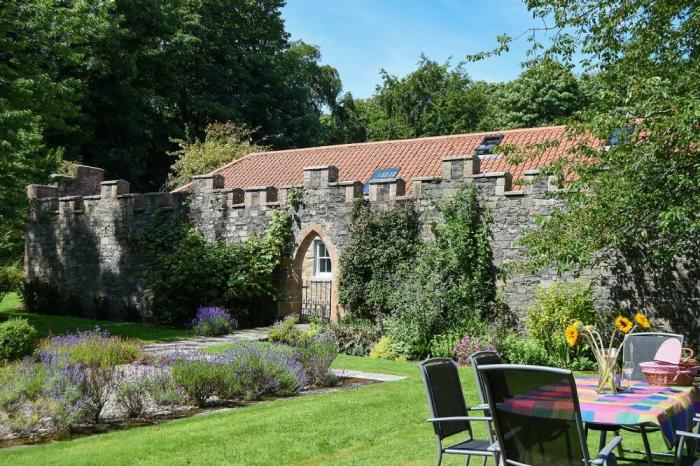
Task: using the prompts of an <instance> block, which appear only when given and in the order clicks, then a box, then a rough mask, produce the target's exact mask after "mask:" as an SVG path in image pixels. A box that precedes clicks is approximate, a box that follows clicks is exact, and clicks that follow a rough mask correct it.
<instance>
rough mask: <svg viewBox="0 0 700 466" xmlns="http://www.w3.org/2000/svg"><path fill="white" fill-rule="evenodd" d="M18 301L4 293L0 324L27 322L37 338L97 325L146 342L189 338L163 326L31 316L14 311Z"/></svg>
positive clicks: (44, 315)
mask: <svg viewBox="0 0 700 466" xmlns="http://www.w3.org/2000/svg"><path fill="white" fill-rule="evenodd" d="M21 304H22V300H21V299H20V297H19V296H18V295H17V294H14V293H12V294H8V295H7V296H6V297H5V299H3V300H2V301H1V302H0V322H1V321H4V320H6V319H9V318H11V317H23V318H25V319H27V320H28V321H29V322H30V323H31V324H32V325H33V326H34V327H35V328H36V329H37V331H38V332H39V335H40V336H46V335H48V334H49V332H50V333H52V334H53V335H61V334H64V333H71V332H75V331H76V330H90V329H94V328H95V326H99V327H100V328H101V329H103V330H107V331H109V333H110V334H111V335H119V336H123V337H129V338H138V339H139V340H142V341H143V342H146V343H151V342H165V341H175V340H182V339H185V338H188V337H191V336H192V332H191V331H190V330H187V329H178V328H173V327H163V326H159V325H149V324H139V323H134V322H112V321H108V320H94V319H83V318H80V317H72V316H57V315H48V314H33V313H30V312H24V311H21V310H18V306H20V305H21Z"/></svg>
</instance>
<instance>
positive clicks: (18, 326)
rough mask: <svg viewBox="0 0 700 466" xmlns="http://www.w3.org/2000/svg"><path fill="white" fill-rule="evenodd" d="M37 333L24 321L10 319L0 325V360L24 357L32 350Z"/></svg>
mask: <svg viewBox="0 0 700 466" xmlns="http://www.w3.org/2000/svg"><path fill="white" fill-rule="evenodd" d="M36 337H37V331H36V329H35V328H34V327H32V326H31V324H30V323H29V322H28V321H27V320H26V319H10V320H7V321H5V322H3V323H2V324H0V360H4V361H10V360H13V359H17V358H20V357H22V356H26V355H28V354H29V353H31V352H32V350H33V349H34V343H35V341H36Z"/></svg>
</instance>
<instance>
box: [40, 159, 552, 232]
mask: <svg viewBox="0 0 700 466" xmlns="http://www.w3.org/2000/svg"><path fill="white" fill-rule="evenodd" d="M480 165H481V164H480V159H479V157H478V156H476V155H466V156H459V157H445V158H443V159H442V163H441V169H442V170H441V172H442V176H433V177H415V178H413V179H412V180H411V188H412V190H411V191H410V193H409V194H408V195H407V194H406V181H405V180H404V179H402V178H400V177H397V178H389V179H374V180H369V182H368V185H369V189H368V190H367V193H366V194H365V193H364V188H365V185H364V184H363V183H362V182H361V181H338V179H339V175H340V173H339V170H338V168H337V167H336V166H334V165H321V166H313V167H306V168H304V176H303V180H304V181H303V183H302V184H299V185H287V186H282V187H279V188H277V187H275V186H248V187H236V188H224V186H225V184H226V183H225V181H226V180H225V178H224V177H223V176H222V175H220V174H208V175H199V176H194V177H193V178H192V193H191V194H188V193H184V192H183V193H181V192H156V193H144V194H140V193H131V192H130V184H129V182H127V181H125V180H108V181H102V176H103V174H104V171H103V170H102V169H99V168H95V167H88V166H85V165H78V166H77V169H76V171H75V173H76V174H75V176H64V175H53V176H52V180H54V183H53V184H51V185H29V186H27V197H28V198H29V199H33V200H35V206H36V207H35V208H34V209H33V212H32V215H30V218H32V216H33V215H35V214H36V213H40V212H44V213H54V214H58V215H78V214H90V213H92V212H95V211H97V210H99V206H100V205H101V204H102V203H109V204H110V205H112V206H114V205H119V206H120V207H121V208H122V209H125V210H127V211H130V212H133V213H137V214H138V213H152V212H155V211H158V210H170V209H177V208H179V207H180V206H181V205H182V203H183V200H184V199H185V198H186V197H188V196H192V197H193V199H192V202H193V203H196V204H199V205H202V203H208V204H209V205H211V206H216V207H218V208H219V209H232V210H235V211H237V212H238V214H237V215H238V216H240V215H241V214H243V215H245V214H244V212H245V211H246V210H250V209H254V210H255V211H259V210H260V209H263V210H264V209H276V208H279V207H280V206H285V205H287V204H288V199H289V196H290V193H291V192H292V191H293V190H301V192H302V198H303V202H304V204H305V205H307V206H310V205H318V204H337V203H351V202H353V201H354V200H355V199H359V198H362V197H363V196H364V197H366V198H367V199H368V200H369V201H370V202H372V203H387V202H389V203H390V202H395V201H403V200H406V199H411V198H413V199H416V200H420V199H424V198H436V197H444V196H448V195H450V194H453V193H454V192H455V191H456V190H457V189H458V187H459V186H460V185H461V184H465V183H468V184H472V185H474V186H475V187H476V189H477V192H478V194H479V195H480V197H482V198H484V199H490V200H494V199H496V200H497V199H498V198H502V199H516V198H522V197H526V196H532V197H535V198H544V197H547V196H549V195H551V194H552V193H557V192H560V191H561V190H562V189H561V186H560V185H559V184H558V183H557V180H556V178H555V177H551V176H550V177H543V176H541V173H540V171H539V170H526V171H525V172H524V182H523V186H521V187H520V189H513V188H514V187H513V176H512V175H511V173H509V172H491V173H481V171H480Z"/></svg>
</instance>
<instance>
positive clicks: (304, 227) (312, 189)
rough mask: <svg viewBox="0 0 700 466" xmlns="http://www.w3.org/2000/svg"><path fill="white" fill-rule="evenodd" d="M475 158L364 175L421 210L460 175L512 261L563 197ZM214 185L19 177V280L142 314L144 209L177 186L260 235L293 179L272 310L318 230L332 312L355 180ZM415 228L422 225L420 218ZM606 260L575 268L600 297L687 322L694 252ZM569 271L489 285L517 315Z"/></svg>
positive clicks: (199, 220)
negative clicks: (666, 261)
mask: <svg viewBox="0 0 700 466" xmlns="http://www.w3.org/2000/svg"><path fill="white" fill-rule="evenodd" d="M479 166H480V161H479V158H478V156H475V155H474V156H471V155H470V156H464V157H450V158H444V159H443V160H442V176H441V177H439V178H438V177H436V178H414V179H412V180H410V182H411V183H412V184H413V185H412V186H413V190H412V192H413V195H412V196H411V197H407V196H405V195H404V193H405V190H406V181H405V180H403V179H401V178H397V179H389V180H373V181H370V185H369V195H368V199H369V202H370V204H371V205H372V208H378V209H380V208H386V207H388V206H391V205H393V204H395V203H407V202H410V203H415V206H416V208H417V209H418V211H419V212H420V213H421V216H422V217H423V218H424V219H427V218H428V217H429V216H432V215H433V205H434V203H433V202H432V199H439V198H441V197H444V196H449V195H451V194H453V193H454V192H455V191H456V190H457V189H458V188H459V186H461V185H463V184H465V183H468V184H472V185H474V186H475V188H476V190H477V194H478V196H479V199H480V201H481V202H482V204H483V206H484V207H485V208H486V209H488V211H489V212H490V213H491V215H492V217H493V223H492V242H491V244H492V248H493V254H494V261H495V264H496V266H499V267H500V266H502V265H504V264H505V263H507V262H517V261H519V260H521V259H522V254H523V251H522V249H521V248H519V247H518V245H517V242H518V240H519V239H520V238H521V237H522V235H523V233H524V232H525V231H527V230H528V229H531V228H533V227H534V225H535V219H536V217H537V215H547V213H548V212H549V211H550V209H551V208H552V207H553V206H556V205H560V204H561V203H562V202H563V201H562V199H561V197H560V189H559V187H558V186H557V185H556V184H555V183H554V182H553V180H552V179H548V178H546V177H542V176H540V173H539V172H538V171H537V170H532V171H528V172H526V173H525V181H526V183H525V185H524V186H523V189H521V190H513V189H512V186H511V184H512V177H511V174H510V173H508V172H501V173H483V174H482V173H480V170H479ZM68 186H70V187H68ZM223 186H224V178H223V176H221V175H205V176H197V177H194V179H193V183H192V192H191V193H146V194H132V193H130V192H129V183H127V182H125V181H123V180H114V181H102V170H100V169H96V168H92V167H86V166H80V167H78V170H77V173H76V177H75V179H72V180H66V179H59V180H57V183H55V184H54V185H53V186H41V185H31V186H29V187H28V188H27V194H28V197H29V198H30V212H29V217H28V228H27V238H26V254H25V276H26V277H25V278H26V281H27V282H29V283H39V284H43V285H46V286H49V287H53V288H54V289H56V290H58V294H59V295H60V296H62V297H70V298H71V299H73V300H75V302H76V303H79V304H80V306H82V307H83V308H99V309H102V312H103V313H104V314H105V316H106V317H111V318H115V319H118V318H122V317H125V316H126V315H131V313H138V314H140V315H141V316H143V317H147V316H148V312H149V311H148V300H147V299H146V298H145V297H144V295H143V289H142V287H143V284H142V283H140V282H139V280H138V271H139V268H140V265H141V264H143V260H144V258H143V256H142V255H141V253H140V251H138V250H137V248H136V247H135V246H134V243H133V241H132V240H131V239H132V238H133V235H134V234H135V232H138V231H139V230H140V229H141V228H143V226H144V225H145V223H146V222H147V220H148V219H149V218H150V217H151V216H152V215H154V214H155V213H156V212H158V211H161V212H164V213H165V214H166V215H168V214H171V213H174V212H177V210H178V209H179V208H180V207H181V206H182V204H183V201H184V200H185V198H186V197H189V206H190V212H191V215H192V217H193V220H194V222H195V224H196V225H197V226H198V228H200V229H201V230H202V232H203V233H204V234H205V236H206V237H207V238H208V239H210V240H217V241H225V242H241V241H245V240H246V239H248V238H250V237H251V236H253V235H262V234H263V233H264V232H265V230H266V227H267V225H268V222H269V219H270V217H271V215H272V212H273V211H274V210H276V209H282V208H288V206H287V197H288V195H289V193H290V190H292V189H296V188H298V189H301V190H302V191H303V203H302V205H301V206H299V207H298V208H297V209H296V211H295V215H294V225H293V233H294V239H293V247H292V248H291V254H290V256H289V258H288V260H287V265H286V267H287V277H288V278H287V283H286V284H285V290H284V291H285V292H286V293H285V295H286V297H287V298H286V299H285V300H284V301H283V302H281V303H280V307H279V310H280V313H281V314H289V313H295V312H299V309H300V299H301V296H300V289H301V280H302V275H303V270H302V269H303V262H304V257H305V256H306V253H307V251H308V249H309V248H310V247H312V246H313V241H314V239H316V238H320V239H321V240H322V241H323V242H324V243H325V244H326V246H327V248H328V252H329V255H330V256H331V261H332V264H333V274H332V284H333V292H332V303H331V304H332V312H331V314H332V318H337V317H338V315H339V313H341V312H342V310H341V309H340V307H339V306H338V304H337V282H338V280H337V277H338V269H339V264H338V256H339V254H340V251H341V250H342V248H343V246H344V245H345V243H346V241H347V240H348V231H349V214H350V211H351V209H352V204H353V201H354V200H356V199H359V198H362V197H363V187H364V186H363V184H362V183H361V182H359V181H349V182H338V169H337V168H336V167H335V166H317V167H307V168H305V169H304V182H303V184H302V185H299V186H283V187H280V188H279V189H278V188H275V187H272V186H252V187H240V188H234V189H223ZM425 234H426V236H429V231H428V228H427V226H426V228H425ZM606 263H607V264H608V265H605V266H603V267H601V268H600V269H598V270H595V271H590V270H589V271H585V272H584V273H583V274H582V277H581V278H582V279H584V280H592V281H593V282H594V283H595V285H596V294H597V296H598V298H599V302H600V304H601V306H605V307H612V306H624V307H626V308H632V309H635V310H642V311H646V312H649V313H650V314H652V316H655V317H656V318H657V320H659V321H662V322H664V323H666V324H667V325H669V326H670V327H674V328H676V329H687V328H688V326H691V328H694V329H695V328H698V312H697V309H698V305H699V304H700V298H699V297H700V289H699V286H700V285H698V284H699V283H700V279H699V278H700V277H699V274H698V267H697V265H695V264H697V263H698V262H697V261H691V260H687V261H685V262H683V263H681V264H678V267H675V268H674V270H672V271H668V272H662V271H660V270H649V269H648V267H647V268H646V269H645V268H644V267H641V268H640V266H639V265H638V264H637V262H636V261H635V260H634V258H623V257H619V256H614V257H612V256H611V257H610V259H609V260H608V261H606ZM571 278H572V277H558V276H557V274H556V273H555V271H554V270H541V271H540V272H539V273H537V274H534V275H517V276H511V277H509V278H507V279H506V280H505V281H504V282H503V283H500V287H501V290H502V293H503V296H504V297H505V299H506V301H507V303H508V305H509V306H510V308H511V309H512V310H514V311H515V312H517V313H519V314H520V315H521V316H522V315H523V313H524V312H525V309H526V307H527V305H528V303H530V302H531V301H532V300H533V299H534V296H535V294H534V292H535V287H536V286H538V285H539V286H547V285H549V284H551V283H552V282H553V281H555V280H570V279H571ZM683 333H686V334H688V332H687V330H686V331H685V332H683Z"/></svg>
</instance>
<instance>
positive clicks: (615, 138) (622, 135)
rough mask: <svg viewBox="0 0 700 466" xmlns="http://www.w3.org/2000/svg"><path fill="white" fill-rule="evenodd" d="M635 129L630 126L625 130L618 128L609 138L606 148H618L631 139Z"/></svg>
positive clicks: (633, 126)
mask: <svg viewBox="0 0 700 466" xmlns="http://www.w3.org/2000/svg"><path fill="white" fill-rule="evenodd" d="M634 128H635V125H628V126H625V127H624V128H618V129H616V130H614V131H613V132H612V134H611V135H610V137H609V138H608V140H607V142H606V143H605V145H606V146H616V145H618V144H620V143H622V142H624V141H625V140H627V139H629V137H630V136H631V135H632V133H634Z"/></svg>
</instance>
